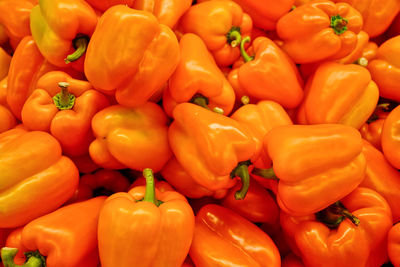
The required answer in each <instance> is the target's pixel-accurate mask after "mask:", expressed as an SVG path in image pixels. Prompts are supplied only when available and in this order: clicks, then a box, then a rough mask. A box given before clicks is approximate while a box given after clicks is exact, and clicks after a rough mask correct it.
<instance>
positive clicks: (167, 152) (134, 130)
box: [89, 102, 172, 172]
mask: <svg viewBox="0 0 400 267" xmlns="http://www.w3.org/2000/svg"><path fill="white" fill-rule="evenodd" d="M167 122H168V119H167V116H166V115H165V113H164V111H163V110H162V108H161V107H159V106H158V105H157V104H154V103H152V102H147V103H145V104H144V105H143V106H140V107H137V108H127V107H123V106H120V105H114V106H110V107H107V108H105V109H103V110H101V111H100V112H98V113H97V114H96V115H95V116H94V117H93V119H92V130H93V134H94V135H95V137H96V140H94V141H93V142H92V143H91V144H90V147H89V153H90V156H91V157H92V159H93V161H94V162H95V163H97V164H99V165H100V166H103V167H105V168H109V169H123V168H126V167H129V168H131V169H134V170H139V171H142V170H143V169H145V168H146V167H148V166H149V167H151V168H152V169H153V170H154V171H155V172H158V171H160V170H161V169H162V167H163V166H164V164H165V163H166V162H167V161H168V160H169V158H170V157H171V156H172V152H171V149H170V147H169V144H168V137H167V131H168V126H167Z"/></svg>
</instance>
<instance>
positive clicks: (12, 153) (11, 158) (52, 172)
mask: <svg viewBox="0 0 400 267" xmlns="http://www.w3.org/2000/svg"><path fill="white" fill-rule="evenodd" d="M0 155H1V156H0V162H1V163H0V173H1V179H0V210H1V211H0V227H1V228H6V227H17V226H21V225H24V224H26V223H28V222H29V221H31V220H33V219H35V218H37V217H39V216H42V215H44V214H47V213H49V212H51V211H53V210H55V209H56V208H58V207H59V206H61V205H62V204H63V203H64V202H65V201H67V200H68V199H69V198H70V197H71V196H72V194H73V192H74V191H75V190H76V188H77V186H78V180H79V173H78V170H77V168H76V167H75V165H74V164H73V162H72V161H71V160H70V159H69V158H67V157H65V156H62V155H61V147H60V144H59V143H58V142H57V140H56V139H55V138H54V137H52V136H51V135H50V134H48V133H45V132H39V131H33V132H27V131H26V130H24V129H22V128H18V129H12V130H9V131H6V132H4V133H2V134H0ZM22 166H23V167H22Z"/></svg>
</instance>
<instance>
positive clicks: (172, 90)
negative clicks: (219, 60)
mask: <svg viewBox="0 0 400 267" xmlns="http://www.w3.org/2000/svg"><path fill="white" fill-rule="evenodd" d="M179 45H180V55H181V56H180V61H179V64H178V66H177V68H176V70H175V72H174V73H173V74H172V76H171V77H170V79H169V86H168V87H167V88H166V90H164V96H165V95H166V94H168V95H169V96H170V97H166V98H165V100H164V98H163V106H164V109H165V110H166V112H167V114H168V115H169V116H172V110H173V108H174V107H175V106H176V105H177V104H179V103H182V102H189V101H190V102H192V103H195V104H198V105H202V106H204V107H205V108H208V109H211V110H214V109H217V111H218V112H221V111H222V112H223V114H225V115H228V114H229V113H230V112H231V111H232V109H233V105H234V103H235V93H234V92H233V89H232V87H231V86H230V84H229V82H228V81H227V79H226V78H225V76H224V74H223V73H222V71H221V70H220V69H219V68H218V66H217V65H216V64H215V61H214V58H213V57H212V55H211V54H210V52H209V51H208V50H207V47H206V46H205V44H204V42H203V41H202V40H201V38H200V37H198V36H197V35H195V34H192V33H188V34H185V35H183V36H182V37H181V39H180V41H179ZM169 99H171V100H172V101H173V102H172V103H174V104H173V105H172V104H170V103H171V101H168V100H169Z"/></svg>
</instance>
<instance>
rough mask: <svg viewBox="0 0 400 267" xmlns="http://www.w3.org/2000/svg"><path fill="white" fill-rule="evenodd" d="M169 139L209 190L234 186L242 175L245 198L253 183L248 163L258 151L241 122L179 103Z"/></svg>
mask: <svg viewBox="0 0 400 267" xmlns="http://www.w3.org/2000/svg"><path fill="white" fill-rule="evenodd" d="M173 117H174V119H175V120H174V121H173V122H172V124H171V125H170V127H169V131H168V140H169V144H170V146H171V149H172V151H173V152H174V155H175V157H176V159H177V160H178V162H179V163H180V164H181V165H182V167H183V169H184V170H185V171H186V172H187V173H188V174H189V175H190V176H191V177H192V178H193V179H194V180H195V181H196V183H198V184H200V185H202V186H204V187H205V188H207V189H208V190H212V191H217V190H221V189H228V188H231V187H232V186H234V184H235V183H236V180H233V179H232V178H234V177H236V176H239V177H240V178H241V180H242V188H241V189H240V191H237V192H236V195H235V197H236V199H243V198H244V197H245V196H246V192H247V189H248V186H249V179H250V177H249V174H248V169H247V168H248V165H249V164H250V162H249V161H248V160H249V159H251V158H252V157H253V155H254V153H256V143H255V141H254V140H253V138H252V136H251V134H250V133H249V132H248V131H247V130H246V128H245V127H244V126H243V125H241V124H240V123H238V122H237V121H235V120H233V119H231V118H229V117H226V116H224V115H221V114H218V113H215V112H212V111H210V110H207V109H205V108H202V107H199V106H197V105H194V104H191V103H182V104H179V105H178V106H176V108H175V109H174V113H173Z"/></svg>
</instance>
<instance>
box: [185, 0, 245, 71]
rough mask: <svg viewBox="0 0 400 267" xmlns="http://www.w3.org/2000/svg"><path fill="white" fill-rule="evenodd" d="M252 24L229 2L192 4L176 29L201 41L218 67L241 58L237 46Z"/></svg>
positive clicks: (238, 7) (241, 11) (236, 6)
mask: <svg viewBox="0 0 400 267" xmlns="http://www.w3.org/2000/svg"><path fill="white" fill-rule="evenodd" d="M252 27H253V26H252V21H251V18H250V16H249V15H248V14H247V13H244V12H243V10H242V8H241V7H240V6H239V5H238V4H236V3H235V2H232V1H207V2H204V3H199V4H196V5H193V6H192V7H190V8H189V10H188V11H186V13H185V14H184V15H183V16H182V18H181V20H180V22H179V25H178V29H179V30H180V31H182V32H183V33H194V34H196V35H198V36H200V38H201V39H202V40H203V41H204V43H205V44H206V46H207V48H208V50H210V52H211V54H212V55H213V56H214V59H215V61H216V62H217V65H218V66H220V67H225V66H229V65H231V64H232V63H233V62H235V61H236V60H237V59H238V58H239V56H240V50H239V44H240V42H241V40H242V39H243V38H245V37H247V36H249V35H250V33H251V29H252Z"/></svg>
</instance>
